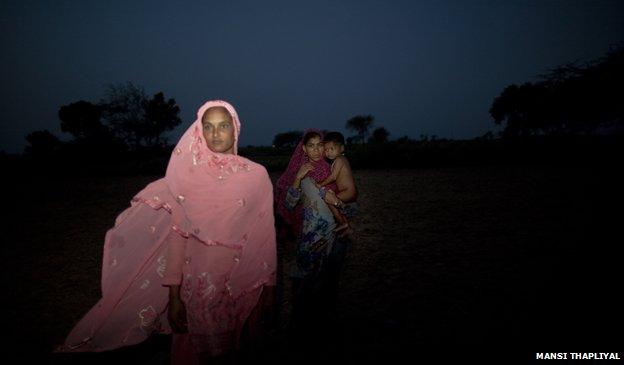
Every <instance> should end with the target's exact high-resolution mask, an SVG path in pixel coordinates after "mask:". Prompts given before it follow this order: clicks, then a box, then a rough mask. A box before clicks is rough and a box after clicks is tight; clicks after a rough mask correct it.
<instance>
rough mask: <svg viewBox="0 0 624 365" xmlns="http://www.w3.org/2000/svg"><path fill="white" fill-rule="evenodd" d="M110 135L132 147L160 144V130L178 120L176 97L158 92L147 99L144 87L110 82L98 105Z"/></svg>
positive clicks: (168, 128)
mask: <svg viewBox="0 0 624 365" xmlns="http://www.w3.org/2000/svg"><path fill="white" fill-rule="evenodd" d="M100 105H101V106H102V108H103V118H104V120H105V121H106V122H107V123H108V125H109V126H110V128H111V131H112V132H113V134H114V135H115V136H116V137H117V138H119V139H121V140H122V141H124V143H126V145H127V146H129V147H130V148H131V149H138V148H140V147H142V146H145V147H156V146H162V145H163V143H164V139H163V137H162V133H163V132H165V131H169V130H172V129H173V128H175V127H176V126H177V125H178V124H180V123H181V120H180V118H179V117H178V114H179V112H180V108H179V107H178V106H177V105H176V102H175V99H169V100H167V101H165V97H164V94H163V93H162V92H159V93H157V94H155V95H154V96H153V97H152V99H148V98H147V95H146V93H145V91H144V90H143V88H141V87H138V86H135V85H133V84H132V83H130V82H129V83H127V84H125V85H123V84H119V85H109V86H108V90H107V95H106V97H105V98H104V100H102V102H101V104H100Z"/></svg>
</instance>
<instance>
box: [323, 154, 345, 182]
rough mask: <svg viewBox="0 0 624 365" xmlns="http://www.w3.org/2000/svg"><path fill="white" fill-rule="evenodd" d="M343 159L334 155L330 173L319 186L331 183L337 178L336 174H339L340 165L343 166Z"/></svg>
mask: <svg viewBox="0 0 624 365" xmlns="http://www.w3.org/2000/svg"><path fill="white" fill-rule="evenodd" d="M344 160H345V158H344V157H342V156H338V157H336V161H335V162H334V164H333V166H332V171H331V175H329V176H328V177H327V179H325V180H323V181H321V182H320V183H319V186H325V185H328V184H331V183H333V182H334V181H336V179H338V175H340V170H342V166H344Z"/></svg>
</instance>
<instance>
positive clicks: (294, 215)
mask: <svg viewBox="0 0 624 365" xmlns="http://www.w3.org/2000/svg"><path fill="white" fill-rule="evenodd" d="M308 133H316V134H318V135H319V136H320V137H321V139H323V132H321V131H320V130H318V129H308V130H306V131H305V133H304V134H303V137H302V138H301V141H299V144H297V147H295V151H294V153H293V155H292V157H291V158H290V162H289V163H288V167H287V168H286V171H284V173H283V174H282V176H280V178H279V179H278V180H277V194H276V205H277V211H278V213H279V214H280V215H281V216H282V217H283V218H284V220H285V221H286V223H288V224H291V225H293V226H294V227H295V231H296V232H295V233H299V229H298V228H299V227H300V226H301V222H302V220H303V207H302V205H301V204H297V206H296V207H295V209H294V210H289V209H288V208H286V206H285V205H284V202H285V201H286V194H287V192H288V189H289V188H290V187H291V186H292V184H293V182H294V181H295V177H296V176H297V172H298V171H299V169H300V168H301V166H303V165H304V164H305V163H308V162H311V163H312V165H314V169H313V170H312V171H310V172H308V174H307V175H306V176H309V177H311V178H312V179H314V181H316V182H321V181H323V180H325V179H326V178H327V177H328V176H329V175H330V174H331V168H330V166H329V164H328V163H327V161H325V159H324V158H321V160H320V161H316V162H314V161H310V159H309V158H308V156H307V155H306V154H305V152H304V151H303V138H305V136H306V135H307V134H308Z"/></svg>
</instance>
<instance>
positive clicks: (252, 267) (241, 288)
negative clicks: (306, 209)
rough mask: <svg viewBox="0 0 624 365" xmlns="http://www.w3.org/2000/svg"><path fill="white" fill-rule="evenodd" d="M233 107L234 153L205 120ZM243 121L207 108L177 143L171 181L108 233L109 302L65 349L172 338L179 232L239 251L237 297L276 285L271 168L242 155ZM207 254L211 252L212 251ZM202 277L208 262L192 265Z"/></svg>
mask: <svg viewBox="0 0 624 365" xmlns="http://www.w3.org/2000/svg"><path fill="white" fill-rule="evenodd" d="M215 106H221V107H224V108H225V109H226V110H227V111H228V112H229V113H230V115H231V117H232V121H233V123H234V128H235V144H234V154H220V153H215V152H212V151H211V150H210V149H209V148H208V147H207V145H206V143H205V141H204V138H203V135H202V123H201V119H202V116H203V114H204V113H205V111H206V110H207V109H209V108H211V107H215ZM239 134H240V121H239V119H238V115H237V113H236V111H235V110H234V108H233V107H232V106H231V105H230V104H228V103H227V102H224V101H220V100H215V101H209V102H207V103H205V104H204V105H203V106H202V107H201V108H200V109H199V111H198V112H197V119H196V120H195V122H194V123H193V124H191V126H190V127H189V128H188V129H187V131H186V132H185V133H184V135H183V136H182V137H181V139H180V141H179V142H178V144H177V145H176V147H175V149H174V150H173V153H172V155H171V158H170V160H169V165H168V167H167V172H166V175H165V177H164V178H162V179H159V180H157V181H154V182H152V183H150V184H149V185H148V186H147V187H146V188H145V189H143V190H142V191H140V192H139V193H138V194H137V195H136V196H135V197H134V198H133V199H132V202H131V206H130V207H129V208H127V209H126V210H125V211H123V212H122V213H121V214H120V215H119V216H118V217H117V219H116V220H115V226H114V227H113V228H111V229H110V230H109V231H108V232H107V233H106V238H105V242H104V254H103V260H102V283H101V284H102V298H101V299H100V300H99V302H98V303H97V304H96V305H95V306H94V307H93V308H91V310H90V311H89V312H88V313H87V314H86V315H85V316H84V317H83V318H82V319H81V320H80V321H79V322H78V324H77V325H76V326H75V327H74V328H73V329H72V331H71V332H70V334H69V335H68V337H67V339H66V341H65V344H64V345H63V346H60V347H59V348H58V349H57V351H58V352H79V351H80V352H82V351H105V350H111V349H115V348H118V347H121V346H126V345H132V344H136V343H139V342H141V341H143V340H145V339H146V338H147V337H148V336H149V335H150V334H152V333H171V329H170V326H169V324H168V321H167V318H166V309H167V304H168V290H169V289H168V287H165V286H163V285H161V280H162V278H163V277H164V275H165V271H166V268H167V262H166V253H167V248H168V244H169V242H168V240H167V239H166V238H167V236H168V234H169V233H170V232H171V230H172V229H173V230H174V231H176V232H177V233H178V234H180V235H182V236H183V237H187V238H188V237H193V238H195V239H197V241H198V242H200V243H201V244H203V245H204V247H206V248H209V247H210V246H215V245H218V246H223V247H227V248H229V249H232V250H236V251H237V253H238V255H237V256H238V257H239V259H238V261H237V262H236V263H234V264H233V265H234V266H233V268H232V270H231V272H230V274H229V276H228V277H227V282H226V287H227V289H228V293H229V296H230V297H231V298H232V299H233V300H236V298H239V297H241V296H242V295H243V294H245V293H247V292H249V291H251V290H254V289H255V288H258V287H260V286H262V285H275V284H274V283H275V269H276V248H275V228H274V217H273V192H272V186H271V182H270V179H269V176H268V174H267V172H266V169H265V168H264V167H263V166H261V165H259V164H257V163H255V162H252V161H250V160H248V159H246V158H244V157H241V156H238V155H237V154H236V153H237V148H236V146H237V143H238V136H239ZM207 252H208V251H207ZM187 264H188V265H191V271H199V270H198V267H197V265H201V264H202V262H201V260H189V261H188V262H187Z"/></svg>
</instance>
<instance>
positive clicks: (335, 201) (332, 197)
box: [324, 190, 342, 207]
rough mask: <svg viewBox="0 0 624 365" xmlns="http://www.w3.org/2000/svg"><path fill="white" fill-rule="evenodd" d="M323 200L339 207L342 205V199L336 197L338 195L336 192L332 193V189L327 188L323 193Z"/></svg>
mask: <svg viewBox="0 0 624 365" xmlns="http://www.w3.org/2000/svg"><path fill="white" fill-rule="evenodd" d="M324 200H325V203H327V204H331V205H333V206H336V207H339V206H341V205H342V201H340V199H338V197H337V196H336V193H334V191H333V190H327V192H326V193H325V198H324Z"/></svg>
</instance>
